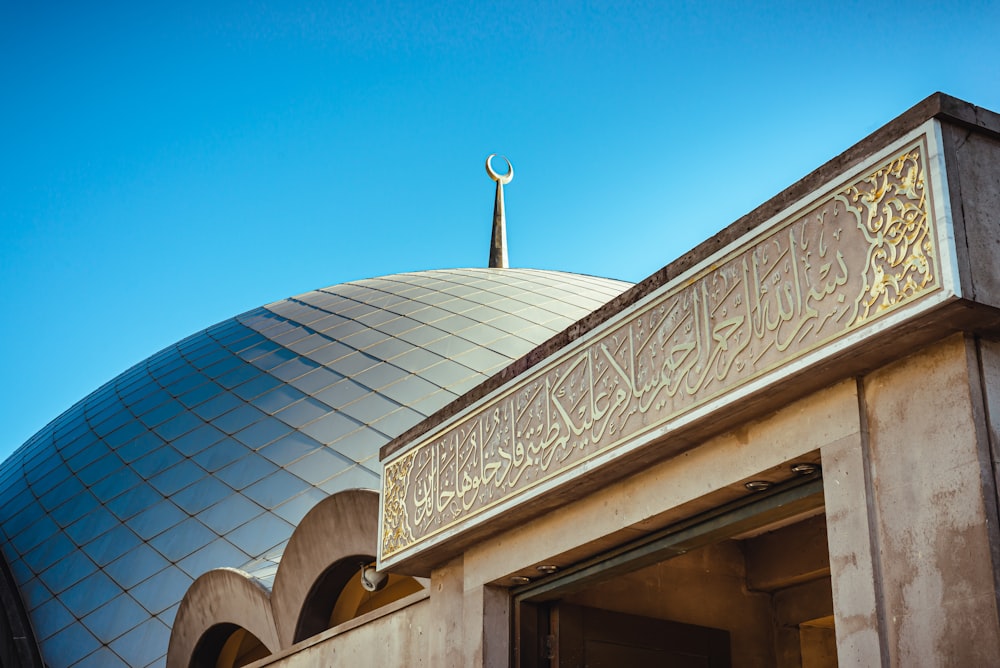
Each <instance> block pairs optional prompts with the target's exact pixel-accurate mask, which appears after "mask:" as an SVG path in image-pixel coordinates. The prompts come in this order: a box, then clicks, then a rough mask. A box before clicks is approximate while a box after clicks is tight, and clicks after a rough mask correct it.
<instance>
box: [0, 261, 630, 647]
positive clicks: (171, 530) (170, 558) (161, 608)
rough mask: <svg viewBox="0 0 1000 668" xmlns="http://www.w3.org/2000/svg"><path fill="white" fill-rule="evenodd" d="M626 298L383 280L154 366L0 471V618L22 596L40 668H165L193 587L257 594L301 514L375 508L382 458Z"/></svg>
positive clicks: (536, 284) (520, 286)
mask: <svg viewBox="0 0 1000 668" xmlns="http://www.w3.org/2000/svg"><path fill="white" fill-rule="evenodd" d="M627 287H628V284H627V283H622V282H619V281H613V280H608V279H600V278H594V277H589V276H581V275H576V274H567V273H560V272H552V271H539V270H523V269H457V270H443V271H426V272H418V273H411V274H398V275H393V276H385V277H382V278H374V279H368V280H361V281H355V282H351V283H344V284H341V285H337V286H333V287H330V288H325V289H322V290H315V291H312V292H307V293H305V294H302V295H298V296H296V297H292V298H289V299H285V300H282V301H278V302H275V303H273V304H268V305H266V306H262V307H260V308H257V309H254V310H252V311H248V312H247V313H244V314H242V315H239V316H236V317H235V318H232V319H230V320H226V321H224V322H221V323H219V324H217V325H215V326H213V327H210V328H208V329H206V330H204V331H202V332H199V333H197V334H194V335H192V336H190V337H188V338H186V339H184V340H182V341H180V342H178V343H176V344H174V345H172V346H169V347H167V348H166V349H164V350H162V351H160V352H158V353H157V354H155V355H153V356H152V357H150V358H149V359H147V360H145V361H143V362H141V363H139V364H137V365H136V366H134V367H133V368H131V369H129V370H128V371H126V372H124V373H123V374H121V375H120V376H118V377H117V378H115V379H114V380H112V381H110V382H108V383H107V384H105V385H104V386H103V387H101V388H99V389H98V390H97V391H95V392H94V393H92V394H90V395H89V396H87V397H86V398H84V399H83V400H81V401H80V402H78V403H77V404H76V405H74V406H73V407H72V408H70V409H69V410H68V411H66V412H65V413H64V414H62V415H61V416H59V417H58V418H56V419H55V420H53V421H52V422H51V423H50V424H49V425H47V426H46V427H45V428H44V429H42V430H41V431H40V432H39V433H38V434H36V435H35V436H33V437H32V438H31V439H30V440H29V441H28V442H27V443H25V444H24V445H23V446H22V447H21V448H20V449H18V450H17V451H16V452H15V453H14V454H13V455H11V456H10V457H9V458H8V459H7V461H6V462H4V463H3V464H2V465H0V537H2V541H3V555H4V557H5V561H6V564H5V566H6V571H7V573H6V575H7V577H6V578H5V581H6V583H7V584H6V585H3V584H0V589H6V590H7V591H4V592H2V593H4V595H5V602H6V601H9V600H14V601H17V598H18V596H17V595H18V594H19V598H20V602H21V603H22V604H23V608H20V612H21V613H23V614H26V618H27V619H30V627H31V628H32V629H33V632H34V637H35V639H36V640H37V643H38V647H39V648H40V650H41V654H42V658H43V660H44V661H45V663H47V664H48V665H50V666H76V667H83V666H161V665H163V664H164V661H165V655H166V651H167V643H168V638H169V635H170V628H171V625H172V623H173V619H174V615H175V614H176V612H177V607H178V605H179V602H180V601H181V598H182V597H183V596H184V593H185V591H186V590H187V589H188V587H189V585H190V584H191V583H192V582H193V580H194V579H195V578H198V577H199V576H200V575H202V574H204V573H206V572H207V571H209V570H211V569H215V568H220V567H233V568H239V569H241V570H243V571H246V572H248V573H250V574H251V575H253V576H254V577H255V578H257V580H258V581H259V582H261V583H262V584H263V585H264V586H265V587H267V586H270V584H271V582H272V581H273V577H274V573H275V571H276V568H277V564H278V562H279V561H280V559H281V555H282V553H283V550H284V548H285V545H286V544H287V542H288V539H289V537H290V536H291V534H292V531H293V529H294V528H295V527H296V525H297V524H298V523H299V521H300V520H301V519H302V518H303V516H304V515H305V514H306V513H307V512H308V511H309V510H310V509H311V508H312V507H313V506H315V505H316V503H318V502H319V501H320V500H322V499H324V498H326V497H327V496H328V495H331V494H335V493H337V492H341V491H344V490H348V489H354V488H370V489H377V488H378V480H379V474H380V465H379V461H378V449H379V447H380V446H382V445H384V444H385V443H387V442H388V441H389V440H391V439H392V438H394V437H395V436H398V435H399V434H401V433H402V432H404V431H405V430H406V429H408V428H409V427H411V426H413V425H414V424H416V423H417V422H418V421H420V420H421V419H422V418H424V417H425V416H427V415H430V414H431V413H433V412H434V411H436V410H438V409H440V408H441V407H443V406H444V405H446V404H447V403H448V402H449V401H451V400H452V399H454V398H456V397H458V396H460V395H462V394H463V393H465V392H466V391H468V390H469V389H471V388H472V387H474V386H476V385H477V384H479V383H480V382H482V381H483V380H485V379H486V378H487V377H489V376H490V375H492V374H494V373H496V372H497V371H499V370H500V369H502V368H503V367H505V366H506V365H508V364H509V363H510V362H512V361H513V360H515V359H517V358H518V357H520V356H522V355H524V354H526V353H527V352H529V351H530V350H531V349H532V348H534V347H535V346H536V345H538V344H540V343H542V342H543V341H545V340H547V339H548V338H549V337H551V336H552V335H553V334H555V333H557V332H559V331H561V330H562V329H564V328H565V327H567V326H568V325H570V324H572V323H573V322H575V321H576V320H579V319H580V318H582V317H583V316H585V315H587V314H588V313H590V312H591V311H593V310H594V309H596V308H597V307H598V306H600V305H602V304H604V303H605V302H607V301H608V300H609V299H611V298H612V297H614V296H616V295H618V294H619V293H620V292H622V291H623V290H624V289H626V288H627ZM13 589H16V590H17V591H12V590H13ZM12 595H13V598H11V596H12ZM8 607H9V606H8ZM14 616H16V615H15V612H14V611H12V610H11V609H8V610H7V617H8V620H5V621H6V622H7V627H8V628H9V626H10V619H12V618H13V617H14ZM16 635H17V634H16V633H14V634H13V637H15V638H16ZM0 641H3V639H0ZM6 642H8V643H9V642H12V641H6ZM0 644H2V642H0Z"/></svg>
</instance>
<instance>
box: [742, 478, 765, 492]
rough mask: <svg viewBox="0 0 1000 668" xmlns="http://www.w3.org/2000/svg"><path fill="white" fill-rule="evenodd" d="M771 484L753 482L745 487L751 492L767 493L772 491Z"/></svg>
mask: <svg viewBox="0 0 1000 668" xmlns="http://www.w3.org/2000/svg"><path fill="white" fill-rule="evenodd" d="M771 484H772V483H771V482H769V481H767V480H751V481H750V482H748V483H747V484H746V485H744V487H746V488H747V489H749V490H750V491H751V492H766V491H767V490H769V489H771Z"/></svg>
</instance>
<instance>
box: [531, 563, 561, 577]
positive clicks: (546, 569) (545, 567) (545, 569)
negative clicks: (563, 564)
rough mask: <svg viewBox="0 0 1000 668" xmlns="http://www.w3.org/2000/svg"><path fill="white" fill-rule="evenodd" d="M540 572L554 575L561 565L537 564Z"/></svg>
mask: <svg viewBox="0 0 1000 668" xmlns="http://www.w3.org/2000/svg"><path fill="white" fill-rule="evenodd" d="M535 568H537V569H538V572H539V573H545V574H546V575H552V574H553V573H555V572H556V571H558V570H559V567H558V566H556V565H555V564H542V565H541V566H535Z"/></svg>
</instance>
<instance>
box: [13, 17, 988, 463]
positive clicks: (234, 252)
mask: <svg viewBox="0 0 1000 668" xmlns="http://www.w3.org/2000/svg"><path fill="white" fill-rule="evenodd" d="M800 7H801V8H800ZM937 90H941V91H944V92H946V93H949V94H952V95H955V96H958V97H961V98H964V99H966V100H968V101H970V102H973V103H975V104H978V105H980V106H984V107H987V108H991V109H993V110H1000V3H996V2H981V1H975V0H965V1H963V2H952V3H924V2H907V3H902V2H878V3H875V2H864V3H853V2H836V3H829V4H828V5H826V6H824V3H800V2H788V3H766V2H761V3H749V2H741V3H722V2H691V3H686V2H662V3H643V2H622V3H616V4H611V3H599V2H598V3H586V4H575V3H559V2H555V3H553V2H537V1H536V2H529V3H520V2H504V3H489V2H470V3H454V4H437V3H431V2H419V3H403V4H399V5H394V4H393V3H385V2H379V1H369V2H359V3H349V2H335V3H304V4H300V3H294V2H291V1H286V2H260V1H255V0H244V1H243V2H234V3H224V2H212V3H203V2H197V3H188V2H183V1H175V2H170V3H162V4H160V3H156V2H127V3H126V2H89V3H80V2H76V3H70V2H62V3H52V2H45V1H43V0H42V1H38V2H14V0H0V318H2V320H0V350H2V352H3V357H2V360H3V361H2V366H0V378H2V385H0V424H2V425H3V427H2V431H0V457H2V456H6V454H7V453H8V452H10V451H12V450H13V449H14V448H16V447H17V446H19V445H20V444H21V443H22V442H23V441H25V440H26V439H27V438H28V437H30V436H31V435H32V434H33V433H34V432H36V431H37V430H38V429H40V428H41V427H43V426H44V425H45V424H46V423H47V422H48V421H49V420H51V419H53V418H55V417H56V416H57V415H58V414H60V413H61V412H62V411H64V410H65V409H67V408H69V407H70V406H71V405H72V404H73V403H74V402H75V401H77V400H79V399H80V398H82V397H83V396H85V395H86V394H88V393H89V392H91V391H92V390H94V389H96V388H97V387H98V386H100V385H101V384H103V383H104V382H106V381H107V380H110V379H111V378H113V377H114V376H115V375H117V374H118V373H120V372H122V371H124V370H125V369H127V368H128V367H130V366H132V365H133V364H135V363H137V362H139V361H141V360H142V359H144V358H146V357H147V356H149V355H150V354H152V353H154V352H156V351H157V350H159V349H161V348H163V347H164V346H167V345H169V344H170V343H172V342H174V341H176V340H178V339H180V338H183V337H184V336H187V335H188V334H191V333H194V332H196V331H199V330H201V329H204V328H205V327H208V326H209V325H212V324H214V323H215V322H218V321H220V320H223V319H226V318H229V317H231V316H233V315H236V314H237V313H240V312H242V311H245V310H248V309H251V308H254V307H256V306H259V305H261V304H264V303H267V302H271V301H275V300H278V299H281V298H284V297H287V296H289V295H293V294H297V293H301V292H305V291H307V290H310V289H314V288H318V287H323V286H327V285H332V284H335V283H340V282H343V281H349V280H354V279H360V278H367V277H371V276H378V275H383V274H389V273H396V272H404V271H414V270H422V269H434V268H447V267H467V266H485V264H486V261H487V257H488V245H489V234H490V223H491V217H492V207H493V183H492V182H491V181H489V180H488V178H487V176H486V174H485V171H484V169H483V161H484V159H485V157H486V155H487V154H489V153H492V152H499V153H502V154H506V155H507V156H508V157H509V158H510V160H511V161H512V162H513V164H514V167H515V172H516V176H515V179H514V181H513V183H511V184H510V186H508V188H507V190H506V203H507V216H508V238H509V244H510V259H511V264H512V266H518V267H536V268H544V269H561V270H568V271H576V272H581V273H587V274H596V275H601V276H610V277H614V278H621V279H626V280H630V281H637V280H640V279H642V278H643V277H645V276H647V275H648V274H650V273H652V272H654V271H655V270H657V269H658V268H660V267H661V266H663V265H665V264H667V263H668V262H669V261H670V260H672V259H674V258H675V257H677V256H678V255H679V254H681V253H683V252H684V251H686V250H688V249H689V248H691V247H692V246H694V245H695V244H696V243H697V242H699V241H701V240H702V239H704V238H707V237H708V236H710V235H712V234H713V233H715V232H717V231H718V230H720V229H721V228H723V227H725V226H726V225H727V224H728V223H730V222H732V221H733V220H734V219H736V218H737V217H739V216H740V215H742V214H744V213H746V212H748V211H750V210H751V209H753V208H754V207H755V206H757V205H758V204H760V203H762V202H763V201H765V200H766V199H768V198H769V197H771V196H772V195H774V194H776V193H778V192H779V191H781V190H782V189H784V188H785V187H787V186H788V185H791V184H792V183H794V182H795V181H797V180H798V179H799V178H801V177H802V176H804V175H805V174H806V173H808V172H809V171H811V170H812V169H814V168H816V167H818V166H819V165H821V164H822V163H823V162H825V161H826V160H828V159H830V158H831V157H833V156H835V155H836V154H838V153H840V152H841V151H842V150H844V149H846V148H848V147H849V146H850V145H852V144H853V143H855V142H857V141H859V140H860V139H862V138H863V137H864V136H865V135H867V134H868V133H870V132H871V131H873V130H875V129H877V128H878V127H880V126H881V125H883V124H885V123H887V122H888V121H890V120H891V119H892V118H894V117H895V116H897V115H898V114H900V113H902V112H903V111H905V110H906V109H907V108H909V107H910V106H912V105H913V104H915V103H917V102H918V101H920V100H921V99H923V98H924V97H926V96H927V95H929V94H931V93H933V92H934V91H937Z"/></svg>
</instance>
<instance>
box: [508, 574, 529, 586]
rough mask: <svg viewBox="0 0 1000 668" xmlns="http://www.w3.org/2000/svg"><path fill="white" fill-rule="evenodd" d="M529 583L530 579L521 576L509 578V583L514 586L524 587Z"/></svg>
mask: <svg viewBox="0 0 1000 668" xmlns="http://www.w3.org/2000/svg"><path fill="white" fill-rule="evenodd" d="M530 582H531V578H528V577H525V576H523V575H512V576H511V578H510V583H511V584H515V585H526V584H529V583H530Z"/></svg>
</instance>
